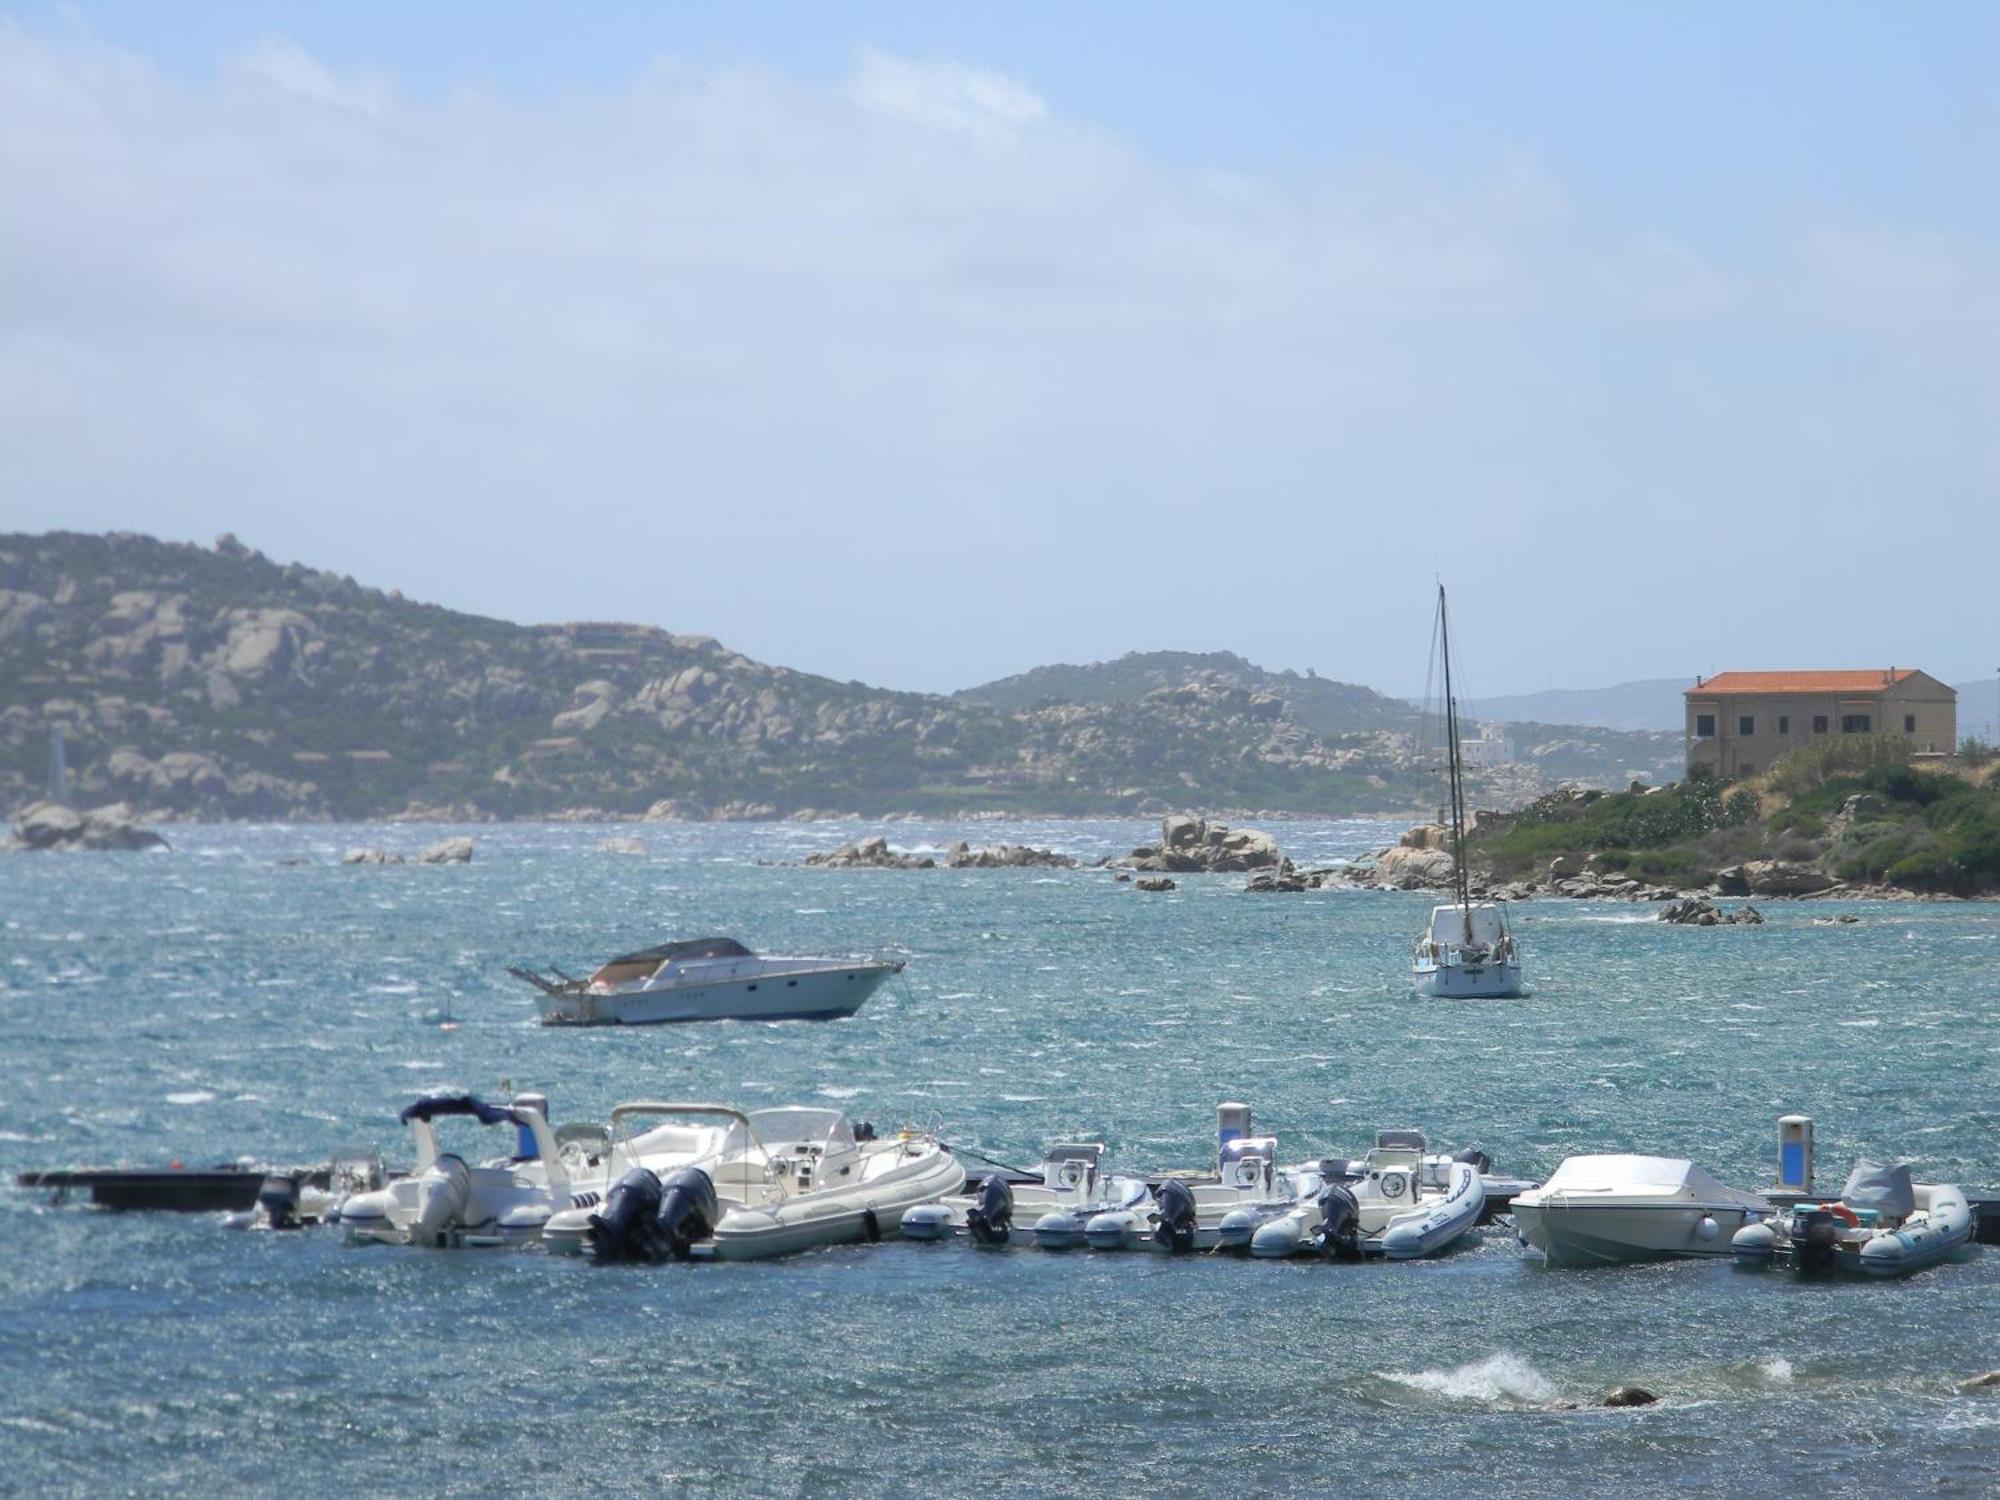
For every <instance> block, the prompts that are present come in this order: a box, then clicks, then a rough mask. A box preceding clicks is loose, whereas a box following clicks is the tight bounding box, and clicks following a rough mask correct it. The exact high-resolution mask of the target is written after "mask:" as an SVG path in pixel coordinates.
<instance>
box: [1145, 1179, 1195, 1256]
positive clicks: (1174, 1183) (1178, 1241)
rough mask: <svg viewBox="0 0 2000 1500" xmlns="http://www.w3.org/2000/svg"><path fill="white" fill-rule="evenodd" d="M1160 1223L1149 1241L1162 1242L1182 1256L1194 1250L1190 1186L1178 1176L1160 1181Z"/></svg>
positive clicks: (1192, 1206) (1193, 1223) (1192, 1205)
mask: <svg viewBox="0 0 2000 1500" xmlns="http://www.w3.org/2000/svg"><path fill="white" fill-rule="evenodd" d="M1159 1201H1160V1222H1159V1226H1158V1227H1157V1228H1155V1229H1154V1231H1153V1242H1154V1243H1155V1244H1159V1245H1164V1246H1166V1247H1167V1249H1168V1250H1169V1251H1171V1252H1172V1253H1173V1254H1175V1255H1185V1254H1187V1253H1188V1251H1190V1250H1192V1249H1194V1228H1195V1210H1194V1189H1192V1188H1190V1187H1189V1186H1188V1185H1187V1184H1186V1183H1185V1182H1182V1181H1181V1180H1180V1179H1179V1178H1178V1177H1169V1178H1168V1179H1167V1180H1166V1181H1165V1182H1163V1183H1161V1184H1160V1193H1159Z"/></svg>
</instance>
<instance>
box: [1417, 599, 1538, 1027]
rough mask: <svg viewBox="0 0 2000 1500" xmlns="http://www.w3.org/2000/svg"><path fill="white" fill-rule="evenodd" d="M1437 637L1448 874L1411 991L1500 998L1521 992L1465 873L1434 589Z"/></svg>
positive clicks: (1447, 635)
mask: <svg viewBox="0 0 2000 1500" xmlns="http://www.w3.org/2000/svg"><path fill="white" fill-rule="evenodd" d="M1437 628H1438V639H1439V641H1440V643H1441V644H1442V647H1443V653H1444V724H1445V741H1446V744H1447V745H1448V747H1449V757H1448V761H1447V765H1448V768H1449V771H1450V775H1451V876H1452V894H1453V895H1454V896H1455V897H1456V898H1457V899H1456V900H1455V901H1454V902H1453V903H1452V904H1451V905H1449V906H1434V907H1432V908H1431V920H1430V925H1429V926H1428V927H1426V928H1425V929H1424V931H1423V933H1422V934H1421V935H1420V936H1419V937H1418V938H1417V948H1416V954H1415V957H1414V960H1413V963H1412V972H1413V974H1414V976H1415V978H1416V983H1417V989H1418V991H1419V992H1421V993H1423V994H1426V995H1435V996H1437V997H1439V998H1440V999H1468V1000H1478V999H1506V998H1509V997H1511V996H1514V995H1518V994H1520V993H1521V955H1520V950H1519V949H1517V948H1516V947H1515V946H1514V934H1513V931H1512V929H1511V928H1509V926H1508V924H1507V909H1506V907H1505V906H1504V905H1503V904H1501V903H1500V902H1497V901H1474V900H1473V899H1472V886H1471V881H1470V879H1469V878H1468V876H1467V875H1466V870H1465V764H1464V760H1463V758H1462V755H1461V752H1460V749H1459V735H1458V700H1457V699H1456V698H1455V697H1453V696H1452V689H1451V617H1450V614H1449V613H1448V611H1447V610H1446V609H1445V602H1444V585H1443V584H1442V583H1440V584H1439V585H1438V612H1437Z"/></svg>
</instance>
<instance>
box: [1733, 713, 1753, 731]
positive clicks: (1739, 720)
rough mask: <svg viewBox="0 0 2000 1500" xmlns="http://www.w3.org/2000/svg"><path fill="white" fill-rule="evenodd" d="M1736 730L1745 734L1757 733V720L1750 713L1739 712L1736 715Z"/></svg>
mask: <svg viewBox="0 0 2000 1500" xmlns="http://www.w3.org/2000/svg"><path fill="white" fill-rule="evenodd" d="M1736 732H1737V733H1738V734H1743V735H1750V734H1755V733H1756V732H1757V721H1756V720H1755V719H1754V718H1752V717H1751V716H1750V715H1749V714H1738V715H1737V716H1736Z"/></svg>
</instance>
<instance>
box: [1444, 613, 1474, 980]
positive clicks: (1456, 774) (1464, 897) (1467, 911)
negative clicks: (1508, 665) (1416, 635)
mask: <svg viewBox="0 0 2000 1500" xmlns="http://www.w3.org/2000/svg"><path fill="white" fill-rule="evenodd" d="M1438 639H1439V641H1440V642H1441V643H1442V644H1443V647H1444V652H1443V655H1444V724H1445V738H1446V740H1447V741H1448V742H1449V743H1450V746H1451V760H1450V768H1451V879H1452V886H1453V888H1454V890H1455V891H1456V892H1457V894H1458V905H1459V910H1460V911H1461V912H1463V913H1464V916H1465V940H1466V942H1468V943H1470V942H1471V941H1472V891H1471V885H1470V882H1468V881H1467V879H1466V874H1465V768H1464V767H1463V766H1462V765H1461V764H1460V763H1459V755H1458V700H1457V699H1456V698H1454V697H1453V696H1452V692H1451V616H1450V614H1449V613H1448V612H1447V611H1446V609H1445V602H1444V583H1443V581H1442V580H1440V581H1439V583H1438Z"/></svg>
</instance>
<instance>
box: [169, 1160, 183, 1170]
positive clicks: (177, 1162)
mask: <svg viewBox="0 0 2000 1500" xmlns="http://www.w3.org/2000/svg"><path fill="white" fill-rule="evenodd" d="M167 1165H168V1166H170V1167H172V1168H173V1169H174V1170H175V1171H176V1172H178V1171H179V1170H180V1169H181V1164H180V1159H179V1158H178V1157H176V1158H175V1159H174V1160H173V1161H170V1162H168V1163H167Z"/></svg>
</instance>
